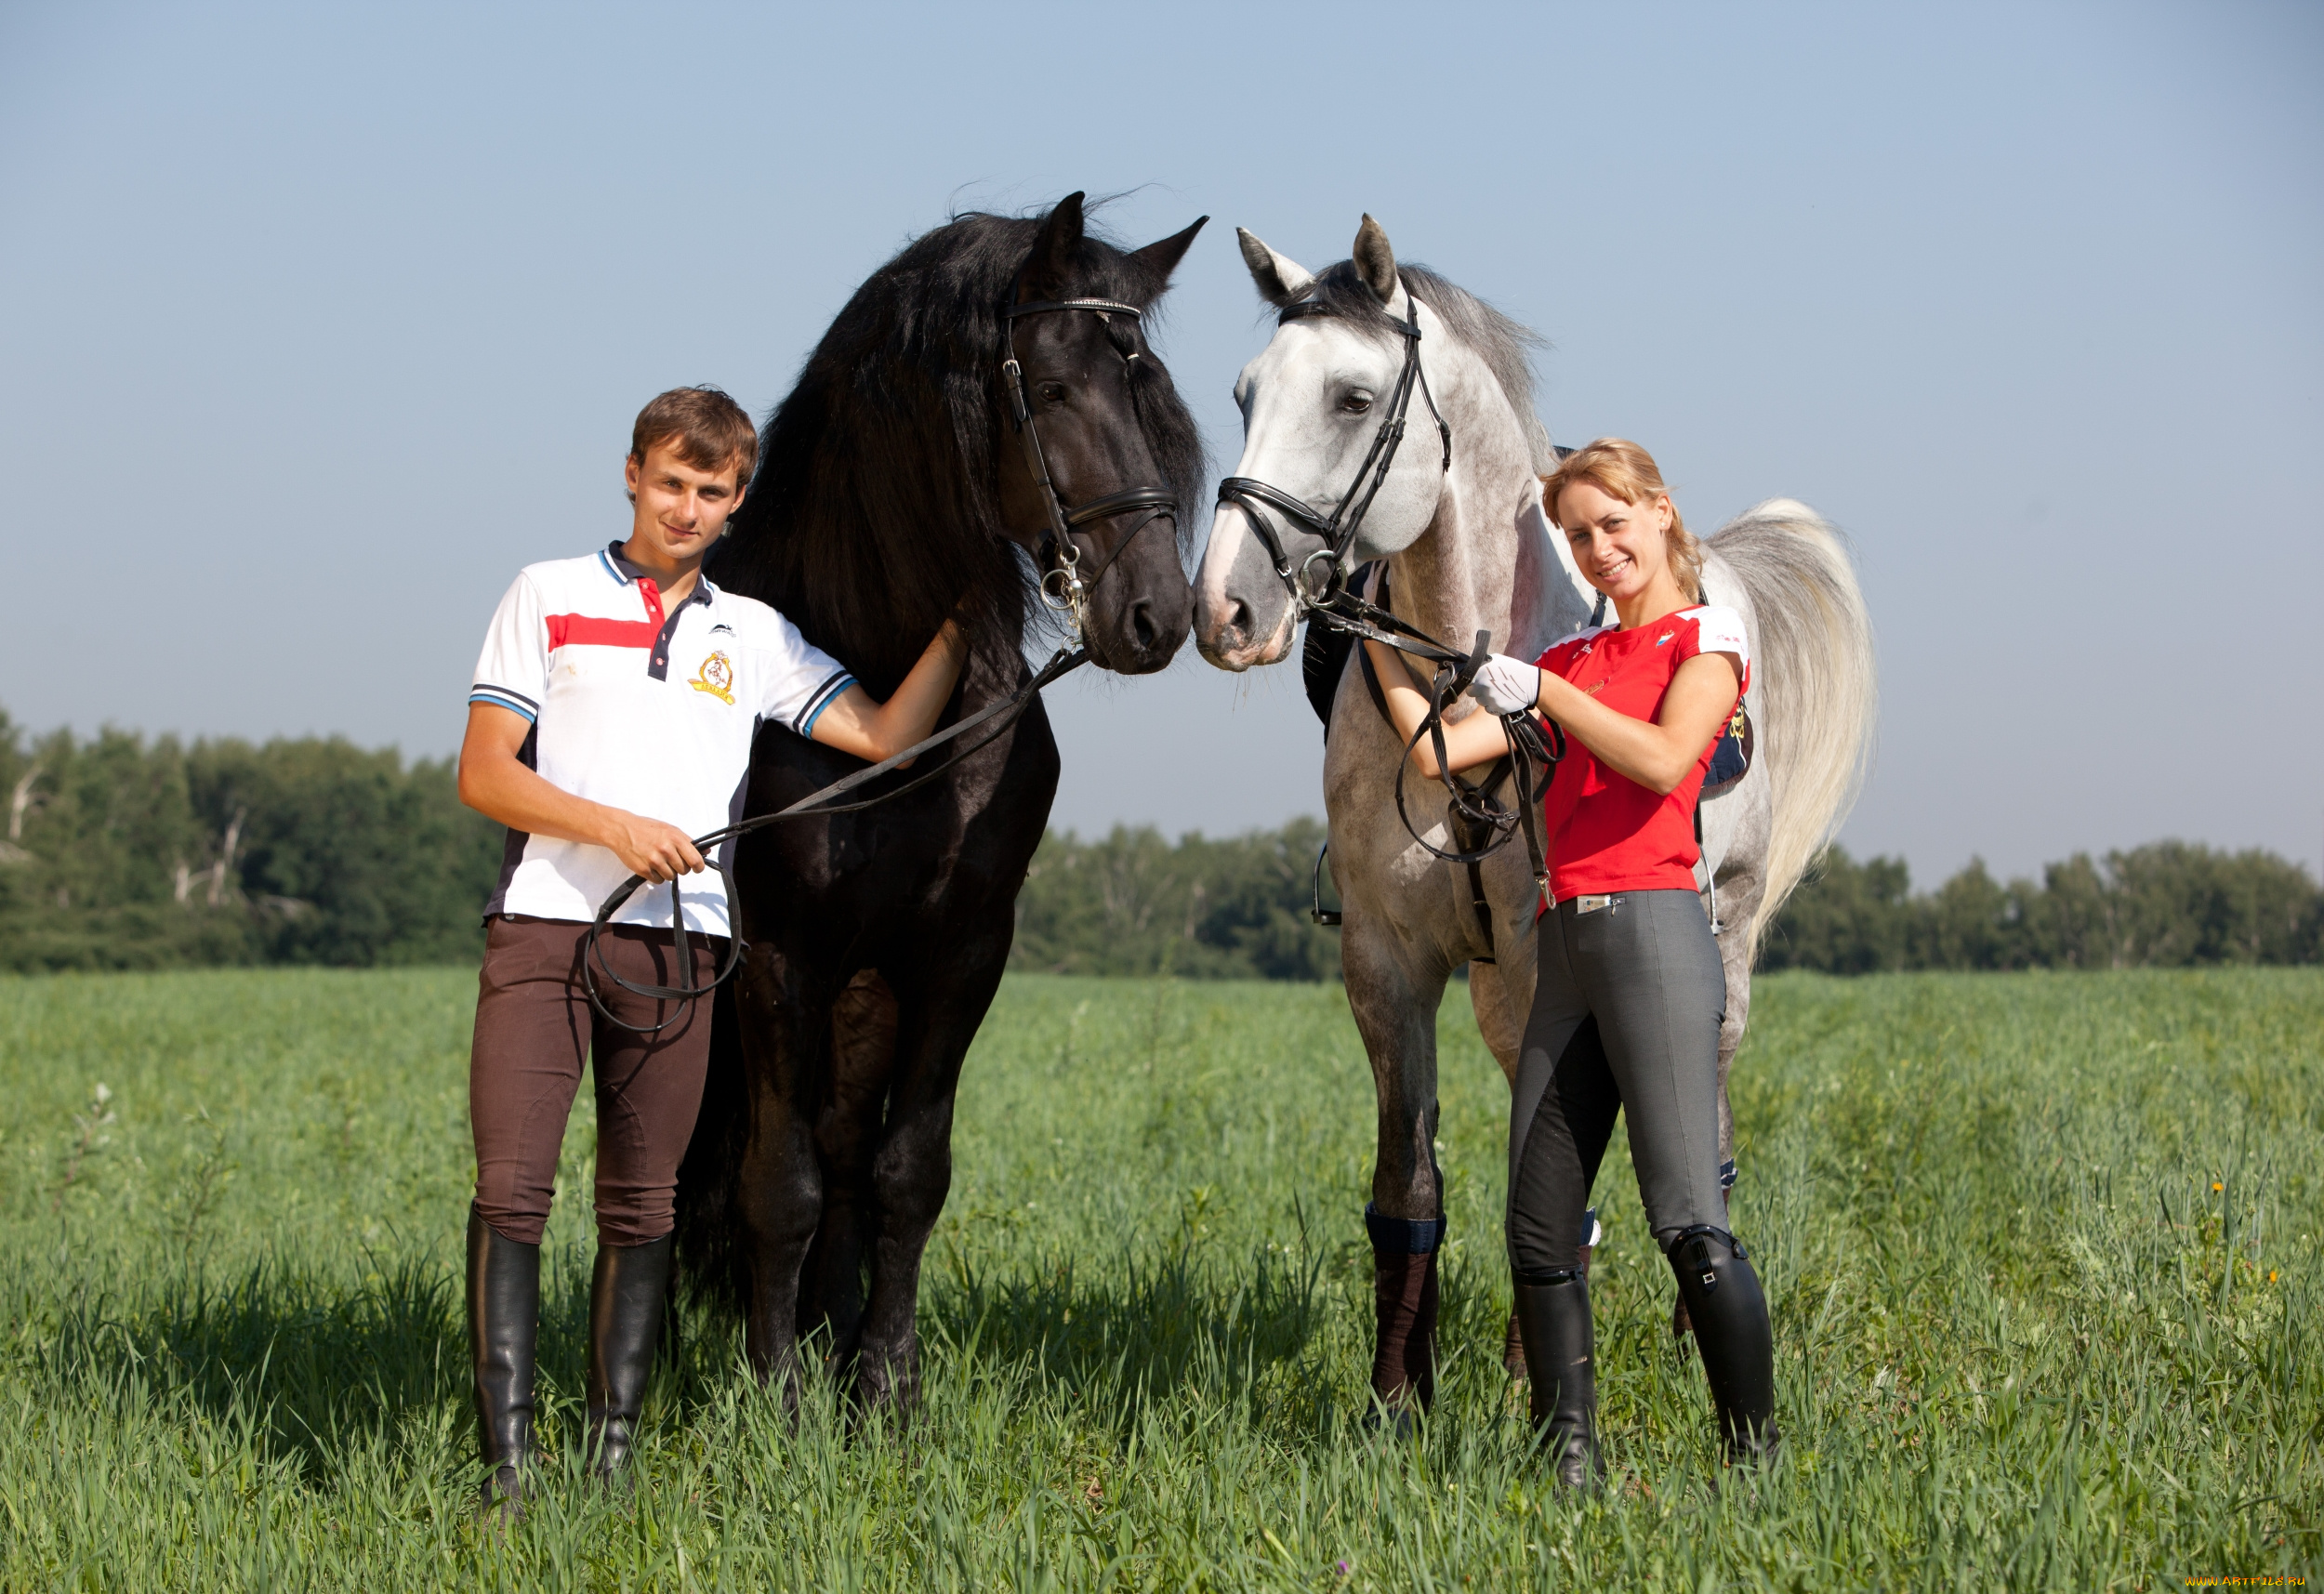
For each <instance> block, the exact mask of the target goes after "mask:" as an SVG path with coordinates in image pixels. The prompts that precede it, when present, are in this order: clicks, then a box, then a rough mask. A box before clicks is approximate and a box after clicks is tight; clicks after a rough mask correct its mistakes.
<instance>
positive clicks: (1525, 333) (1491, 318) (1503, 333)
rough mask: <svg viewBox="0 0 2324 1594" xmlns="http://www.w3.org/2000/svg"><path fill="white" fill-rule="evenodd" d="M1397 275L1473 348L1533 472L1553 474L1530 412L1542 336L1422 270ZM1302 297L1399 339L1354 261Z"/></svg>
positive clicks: (1543, 431) (1545, 438) (1546, 435)
mask: <svg viewBox="0 0 2324 1594" xmlns="http://www.w3.org/2000/svg"><path fill="white" fill-rule="evenodd" d="M1396 275H1397V277H1398V278H1399V279H1401V280H1402V282H1403V283H1404V290H1405V292H1406V293H1407V294H1410V295H1411V296H1413V297H1414V298H1417V299H1419V301H1420V302H1421V303H1422V304H1424V305H1426V306H1428V308H1429V309H1430V310H1434V311H1435V312H1436V315H1437V317H1438V319H1439V320H1441V321H1443V322H1444V323H1445V324H1446V326H1448V327H1450V328H1452V331H1453V335H1454V336H1457V337H1459V339H1460V341H1461V342H1463V343H1465V344H1467V345H1468V346H1469V347H1470V348H1471V349H1473V350H1474V351H1475V352H1476V355H1477V358H1479V359H1480V360H1483V361H1484V362H1485V365H1486V369H1487V370H1489V371H1490V372H1492V373H1493V379H1494V380H1495V381H1497V382H1499V384H1500V386H1501V395H1502V397H1504V398H1506V399H1507V400H1508V401H1509V407H1510V408H1511V409H1512V410H1514V411H1516V412H1517V424H1518V425H1519V426H1520V427H1522V428H1524V429H1525V450H1526V452H1527V453H1528V454H1531V455H1532V456H1533V468H1534V469H1535V470H1536V471H1538V472H1547V471H1551V470H1554V469H1556V468H1557V451H1556V449H1554V448H1552V446H1551V444H1550V432H1549V428H1547V427H1545V426H1543V425H1542V424H1541V417H1540V416H1539V415H1537V414H1536V413H1535V412H1534V408H1533V354H1534V351H1535V350H1536V349H1540V348H1542V347H1543V342H1542V338H1541V335H1540V334H1538V333H1537V332H1535V331H1534V330H1533V329H1532V328H1531V327H1529V326H1525V325H1524V324H1523V323H1519V322H1516V321H1512V319H1511V318H1510V317H1508V316H1507V315H1504V314H1503V313H1502V312H1501V311H1499V310H1495V309H1494V308H1493V307H1492V306H1491V305H1489V304H1486V302H1485V301H1484V300H1483V299H1481V298H1479V297H1477V296H1476V295H1474V294H1472V293H1471V292H1470V291H1469V290H1468V289H1466V288H1464V287H1462V286H1460V285H1459V283H1455V282H1453V281H1451V280H1450V279H1449V278H1446V277H1441V276H1439V275H1437V274H1436V273H1435V272H1434V271H1432V270H1429V269H1428V268H1427V267H1426V266H1422V265H1418V264H1413V265H1406V264H1405V263H1404V262H1402V261H1398V262H1397V264H1396ZM1301 299H1303V300H1314V301H1315V302H1316V303H1319V304H1321V305H1322V306H1323V307H1324V309H1325V310H1326V311H1327V313H1328V314H1330V315H1333V316H1336V317H1338V318H1339V319H1340V320H1341V321H1344V322H1346V323H1348V324H1349V325H1351V326H1353V327H1355V328H1357V329H1358V330H1360V331H1362V332H1365V333H1367V334H1369V335H1371V336H1377V337H1379V338H1380V339H1382V340H1386V339H1389V338H1393V337H1398V336H1402V334H1400V333H1399V332H1398V331H1397V330H1396V328H1397V324H1398V323H1396V322H1394V321H1393V320H1392V319H1390V317H1389V314H1388V307H1387V306H1386V305H1384V304H1382V303H1380V296H1379V295H1378V294H1376V293H1374V292H1372V289H1371V285H1370V284H1369V283H1367V282H1365V280H1364V276H1363V273H1362V272H1360V271H1359V270H1356V265H1355V262H1354V261H1353V260H1341V261H1340V262H1339V263H1338V264H1336V265H1332V266H1327V267H1325V268H1324V270H1321V271H1318V272H1317V273H1316V274H1315V283H1314V286H1313V287H1311V288H1309V289H1308V290H1307V291H1306V292H1305V293H1303V294H1301ZM1423 353H1425V347H1424V348H1423Z"/></svg>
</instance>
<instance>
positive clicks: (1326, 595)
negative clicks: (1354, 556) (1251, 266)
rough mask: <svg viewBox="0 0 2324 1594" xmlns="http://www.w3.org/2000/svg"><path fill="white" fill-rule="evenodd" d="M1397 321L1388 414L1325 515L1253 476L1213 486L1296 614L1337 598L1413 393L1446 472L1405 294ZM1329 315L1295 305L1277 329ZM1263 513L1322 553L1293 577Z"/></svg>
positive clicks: (1448, 436) (1313, 305) (1448, 453)
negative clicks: (1421, 402) (1261, 552)
mask: <svg viewBox="0 0 2324 1594" xmlns="http://www.w3.org/2000/svg"><path fill="white" fill-rule="evenodd" d="M1405 307H1406V308H1405V319H1404V320H1403V321H1400V322H1396V323H1393V325H1394V326H1395V328H1396V330H1397V331H1398V332H1400V333H1402V334H1404V369H1403V370H1402V371H1400V372H1399V373H1397V375H1396V388H1395V391H1394V393H1393V395H1392V396H1391V397H1390V399H1389V401H1388V413H1387V414H1386V415H1382V416H1381V417H1380V430H1378V431H1377V432H1374V433H1373V434H1372V446H1371V448H1370V449H1369V450H1368V451H1367V453H1366V454H1365V455H1364V463H1363V464H1361V465H1359V466H1357V467H1356V468H1355V480H1354V481H1351V482H1350V483H1349V484H1348V490H1347V492H1345V493H1344V494H1340V502H1339V504H1338V505H1337V506H1336V507H1334V508H1333V509H1332V511H1331V513H1330V514H1328V515H1326V514H1324V513H1323V512H1322V511H1320V510H1318V509H1316V508H1315V507H1313V506H1312V505H1310V504H1308V503H1307V502H1306V501H1304V500H1303V499H1300V498H1296V497H1293V496H1292V495H1291V494H1288V493H1286V492H1285V491H1284V490H1283V489H1282V488H1280V487H1273V486H1270V485H1268V484H1267V483H1266V482H1264V481H1260V480H1259V479H1258V478H1257V477H1253V476H1230V477H1228V478H1227V479H1226V480H1225V481H1221V482H1220V483H1219V502H1220V503H1221V504H1232V505H1234V506H1235V507H1236V508H1238V509H1240V510H1242V511H1243V516H1244V519H1246V520H1249V521H1250V524H1251V530H1252V531H1254V532H1256V533H1257V534H1258V535H1259V540H1260V542H1261V544H1263V545H1265V547H1266V549H1267V554H1268V557H1269V558H1271V559H1273V560H1274V566H1275V574H1276V576H1277V577H1279V578H1280V579H1281V580H1282V582H1283V585H1284V586H1285V588H1286V589H1287V590H1288V591H1289V592H1290V594H1291V602H1292V604H1293V606H1294V607H1295V608H1296V609H1298V610H1299V611H1300V612H1301V613H1305V612H1307V611H1309V610H1312V609H1322V608H1327V607H1329V606H1330V605H1331V603H1332V601H1333V599H1336V598H1338V597H1339V596H1340V594H1341V592H1342V591H1343V583H1344V582H1345V581H1346V579H1347V575H1348V570H1349V565H1348V554H1349V552H1350V551H1351V550H1352V549H1353V547H1355V537H1356V534H1357V533H1358V532H1360V531H1361V530H1363V527H1364V517H1365V516H1366V515H1367V514H1368V513H1369V512H1370V511H1371V507H1372V500H1373V499H1374V498H1377V497H1379V496H1380V488H1381V487H1382V486H1383V485H1384V484H1385V483H1386V482H1387V481H1388V470H1389V468H1390V467H1391V466H1393V465H1394V464H1395V462H1396V448H1397V446H1398V445H1399V444H1401V443H1402V442H1403V441H1404V425H1405V415H1406V411H1408V410H1410V409H1411V408H1412V389H1415V388H1418V389H1419V390H1420V396H1421V397H1422V398H1424V399H1426V400H1427V401H1428V413H1429V414H1430V415H1433V416H1434V417H1435V420H1436V432H1437V435H1438V436H1439V437H1440V438H1442V439H1443V440H1444V444H1445V450H1444V457H1443V459H1442V460H1441V462H1440V464H1439V468H1441V469H1444V470H1450V469H1451V468H1452V428H1450V427H1448V426H1446V424H1445V417H1444V415H1443V414H1442V413H1441V412H1440V411H1439V410H1438V409H1437V407H1436V395H1435V394H1434V393H1433V392H1431V391H1430V390H1429V385H1428V373H1427V372H1426V371H1424V370H1422V369H1421V368H1420V301H1419V300H1418V299H1416V298H1414V297H1413V296H1412V295H1411V292H1410V290H1408V289H1407V290H1406V293H1405ZM1331 313H1332V312H1331V311H1330V310H1328V309H1327V308H1326V307H1325V306H1324V305H1323V304H1322V303H1321V302H1320V301H1318V300H1315V299H1299V300H1295V301H1294V302H1292V303H1290V304H1287V305H1285V306H1284V307H1283V313H1282V314H1281V315H1280V316H1279V317H1278V318H1277V324H1281V323H1283V322H1290V321H1299V320H1301V319H1302V318H1304V317H1307V316H1314V315H1329V314H1331ZM1269 509H1273V510H1274V511H1275V512H1276V513H1278V514H1281V515H1283V516H1284V517H1285V518H1287V520H1290V521H1292V522H1293V523H1294V524H1295V525H1297V526H1298V527H1299V528H1300V529H1301V531H1303V532H1305V533H1306V534H1308V535H1310V536H1313V537H1318V538H1321V539H1322V541H1323V545H1324V546H1323V547H1320V548H1317V549H1316V550H1315V551H1314V553H1312V554H1309V555H1308V556H1307V557H1306V558H1305V559H1303V560H1301V561H1300V563H1299V566H1298V568H1297V569H1296V570H1295V569H1293V568H1292V564H1291V560H1290V558H1289V556H1288V555H1287V554H1286V553H1285V552H1284V548H1283V539H1282V537H1281V536H1280V535H1279V534H1277V532H1276V530H1275V525H1274V520H1271V519H1270V518H1269V516H1268V514H1267V511H1268V510H1269ZM1318 563H1320V564H1322V565H1323V566H1324V571H1323V574H1322V577H1321V579H1319V580H1316V579H1311V573H1312V572H1313V571H1314V568H1315V566H1316V565H1317V564H1318Z"/></svg>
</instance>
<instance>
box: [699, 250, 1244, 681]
mask: <svg viewBox="0 0 2324 1594" xmlns="http://www.w3.org/2000/svg"><path fill="white" fill-rule="evenodd" d="M1040 228H1041V219H1040V218H1033V219H1020V218H1016V217H1001V216H990V215H986V214H984V213H982V212H971V213H968V214H966V215H962V216H957V217H954V218H953V219H952V220H951V221H949V222H947V223H946V224H945V225H944V226H942V227H939V228H936V229H935V230H934V231H930V232H928V233H926V234H924V235H923V236H921V237H919V238H918V239H916V240H914V241H913V242H912V243H911V244H907V245H906V246H905V248H904V250H903V251H902V252H901V253H899V254H898V255H897V256H896V257H894V258H893V259H891V260H890V261H888V263H887V264H885V265H884V266H882V267H880V268H879V270H877V271H875V272H873V273H872V275H871V276H870V278H869V279H867V280H866V281H865V283H864V284H863V286H861V287H860V288H858V289H857V290H856V291H855V294H854V296H852V298H850V299H849V300H848V302H847V306H846V308H845V309H843V310H840V312H839V314H838V318H837V319H836V320H834V321H833V322H832V323H831V326H830V328H829V330H828V331H826V332H825V334H824V336H823V339H822V341H821V342H819V343H817V344H816V346H815V349H814V351H813V352H812V354H810V355H809V356H808V357H807V361H806V363H805V365H804V366H803V367H802V368H801V370H800V372H799V381H798V383H797V385H796V386H794V387H793V388H792V389H791V391H790V394H789V396H788V397H786V398H785V399H784V400H783V402H781V403H780V404H779V405H777V406H776V407H775V409H774V410H773V411H772V413H771V414H770V415H768V417H767V420H766V424H765V425H764V426H763V427H762V428H760V433H759V469H758V474H757V476H756V477H755V479H754V480H753V481H752V483H751V488H750V492H749V494H747V495H746V497H745V498H744V500H743V503H742V505H741V507H739V508H738V509H737V510H736V511H735V513H734V517H733V520H732V521H731V522H730V530H729V532H728V534H727V536H726V537H725V539H724V540H723V542H722V543H721V545H720V547H719V548H718V549H717V550H716V551H715V552H714V554H713V555H712V559H711V562H710V566H709V568H710V573H711V576H712V578H713V579H714V580H716V581H717V582H718V583H719V584H720V585H721V586H728V587H731V588H732V589H733V590H734V591H736V592H738V593H741V594H743V595H744V596H746V597H750V598H756V599H760V600H761V601H763V602H766V603H770V604H772V605H773V606H774V607H775V608H776V609H778V610H780V611H782V613H784V614H785V615H786V616H787V617H788V618H789V619H790V620H791V622H792V623H793V624H794V625H796V626H799V630H800V632H801V633H802V634H803V635H804V636H805V637H806V638H807V639H808V640H809V641H811V642H812V643H814V644H815V645H816V646H817V647H820V648H822V649H824V650H825V652H829V653H831V654H832V655H833V656H834V657H836V658H838V659H839V660H840V661H841V662H842V663H844V664H845V665H847V666H848V668H849V669H850V670H852V672H853V673H854V674H855V676H856V678H858V679H859V680H861V681H862V682H863V683H864V686H865V690H866V691H868V692H871V693H872V694H873V695H874V696H876V697H882V698H884V697H886V696H887V695H888V694H889V693H890V692H893V691H894V690H895V688H896V685H897V683H898V682H900V681H901V680H902V679H903V678H904V677H905V673H906V672H907V671H908V670H909V669H910V668H911V666H912V665H913V663H914V662H915V661H916V660H917V659H918V657H919V655H920V653H921V652H922V650H924V649H925V648H926V647H927V646H928V643H929V639H931V638H932V637H933V636H934V635H935V634H936V631H937V628H938V627H939V626H942V625H943V624H944V620H945V619H946V618H947V617H948V616H951V615H953V614H955V613H957V614H959V615H960V617H961V619H962V621H963V624H964V625H965V626H966V627H967V629H968V631H969V634H970V642H971V648H972V649H974V650H975V651H976V652H980V653H983V654H984V655H985V656H988V657H992V656H998V655H1000V653H1001V651H1002V650H1004V649H1005V650H1008V651H1010V652H1014V651H1016V650H1017V649H1019V648H1020V647H1021V646H1022V645H1023V638H1024V634H1025V629H1026V626H1027V623H1028V620H1029V619H1030V618H1031V617H1032V616H1033V615H1034V614H1036V613H1040V611H1039V610H1038V608H1037V605H1036V604H1035V602H1034V600H1033V599H1034V586H1035V583H1036V580H1037V576H1036V573H1035V571H1034V569H1033V565H1032V562H1031V561H1030V560H1027V559H1026V558H1025V557H1024V555H1023V552H1022V551H1021V550H1020V549H1019V548H1018V547H1017V546H1016V545H1015V544H1013V543H1012V542H1010V539H1009V537H1008V534H1007V533H1006V530H1005V529H1004V527H1003V525H1002V522H1001V517H1000V509H999V499H1000V477H999V468H1000V459H1001V456H1002V452H1003V450H1004V448H1013V447H1014V446H1015V442H1014V439H1013V437H1012V436H1011V435H1010V434H1009V433H1008V431H1007V428H1008V426H1009V419H1008V416H1007V414H1006V412H1005V411H1004V410H1003V408H1002V401H1001V389H1000V386H999V369H1000V360H1001V350H1002V348H1003V343H1004V339H1005V337H1006V336H1007V333H1006V326H1005V323H1004V322H1003V319H1002V316H1001V310H1002V309H1003V307H1004V306H1005V305H1006V304H1007V303H1009V302H1010V299H1011V298H1012V297H1013V296H1014V288H1015V284H1016V280H1017V275H1018V272H1019V270H1020V269H1021V268H1022V267H1023V264H1024V262H1025V259H1026V257H1027V256H1028V255H1029V254H1030V253H1031V251H1032V248H1033V243H1034V239H1035V238H1036V236H1037V234H1038V233H1039V231H1040ZM1073 276H1074V281H1073V283H1072V292H1073V293H1074V294H1075V295H1076V296H1089V297H1099V298H1111V299H1118V300H1121V301H1123V302H1125V303H1129V304H1137V305H1145V304H1150V303H1151V302H1152V301H1153V300H1154V299H1155V298H1157V297H1158V296H1160V295H1161V293H1162V291H1163V290H1164V289H1165V288H1166V287H1167V286H1168V285H1169V283H1168V278H1167V276H1166V275H1161V274H1159V273H1157V272H1156V271H1155V270H1153V269H1151V268H1150V267H1149V266H1148V265H1147V264H1146V263H1144V262H1142V261H1140V260H1138V259H1136V258H1134V257H1131V256H1130V255H1129V254H1127V253H1125V252H1124V251H1123V250H1121V249H1120V248H1118V247H1117V246H1116V244H1114V243H1113V242H1112V241H1111V240H1108V239H1105V238H1103V237H1099V236H1097V235H1095V234H1094V233H1093V232H1089V231H1085V233H1084V235H1083V238H1082V242H1081V245H1080V248H1079V251H1078V254H1077V256H1076V261H1075V270H1074V272H1073ZM1129 336H1139V335H1136V334H1131V335H1129ZM1129 380H1130V382H1131V384H1132V386H1131V396H1132V402H1133V404H1134V406H1135V410H1136V413H1137V415H1138V417H1139V424H1140V426H1141V428H1142V429H1143V431H1144V432H1145V436H1146V441H1147V445H1148V447H1149V449H1150V450H1151V452H1152V453H1153V455H1154V459H1155V466H1156V468H1158V469H1159V470H1160V471H1161V473H1162V481H1163V483H1164V484H1165V485H1167V486H1169V488H1170V489H1171V490H1172V491H1173V492H1174V493H1176V494H1178V498H1179V502H1180V504H1181V505H1182V507H1183V509H1182V521H1183V520H1192V518H1193V511H1194V509H1195V507H1198V506H1199V505H1200V503H1201V498H1200V490H1201V486H1202V479H1203V450H1202V437H1201V433H1200V431H1199V430H1198V429H1197V428H1196V427H1195V420H1194V416H1193V415H1192V414H1191V413H1190V412H1189V411H1188V410H1187V408H1186V405H1185V402H1184V401H1183V400H1182V399H1181V398H1180V397H1179V396H1178V393H1177V390H1176V389H1175V388H1174V387H1173V386H1172V385H1171V382H1170V379H1169V373H1168V372H1166V371H1165V370H1164V369H1163V368H1162V366H1161V364H1160V363H1159V362H1157V361H1155V360H1154V359H1152V358H1150V357H1149V358H1145V359H1141V360H1139V361H1137V362H1134V363H1133V364H1132V365H1131V366H1130V377H1129ZM1180 534H1181V538H1182V542H1183V541H1184V540H1185V539H1186V538H1188V537H1190V536H1191V534H1192V530H1191V527H1190V526H1188V525H1185V524H1182V525H1181V527H1180Z"/></svg>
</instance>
